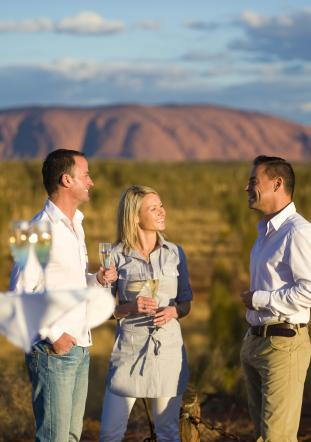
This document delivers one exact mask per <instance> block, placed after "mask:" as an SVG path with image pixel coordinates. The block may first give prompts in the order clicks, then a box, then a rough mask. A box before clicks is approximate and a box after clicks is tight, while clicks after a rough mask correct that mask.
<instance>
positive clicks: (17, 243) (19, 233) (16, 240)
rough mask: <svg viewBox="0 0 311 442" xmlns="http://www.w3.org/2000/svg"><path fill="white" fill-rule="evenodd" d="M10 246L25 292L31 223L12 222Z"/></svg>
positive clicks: (22, 289) (22, 288)
mask: <svg viewBox="0 0 311 442" xmlns="http://www.w3.org/2000/svg"><path fill="white" fill-rule="evenodd" d="M9 245H10V249H11V254H12V256H13V259H14V261H15V263H16V264H17V265H18V267H19V269H20V272H21V291H22V292H24V290H25V274H24V270H25V266H26V263H27V259H28V254H29V246H30V244H29V222H28V221H23V220H21V221H12V223H11V225H10V236H9Z"/></svg>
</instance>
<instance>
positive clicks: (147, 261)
mask: <svg viewBox="0 0 311 442" xmlns="http://www.w3.org/2000/svg"><path fill="white" fill-rule="evenodd" d="M165 217H166V212H165V209H164V207H163V205H162V202H161V199H160V196H159V195H158V193H157V192H156V191H155V190H153V189H151V188H150V187H145V186H131V187H129V188H128V189H127V190H126V191H125V192H124V193H123V194H122V196H121V199H120V203H119V209H118V240H117V243H116V246H115V248H114V250H113V257H114V261H115V266H116V268H117V272H118V280H117V281H116V283H115V284H114V287H113V291H114V292H115V293H116V292H117V293H118V298H119V305H118V306H117V307H116V310H115V317H116V318H117V319H118V327H117V336H116V342H115V345H114V348H113V351H112V355H111V359H110V364H109V372H108V375H107V380H106V392H105V397H104V403H103V411H102V421H101V433H100V441H101V442H119V441H121V440H122V438H123V435H124V433H125V431H126V427H127V422H128V418H129V414H130V412H131V409H132V407H133V405H134V403H135V400H136V398H151V402H152V414H153V419H154V423H155V431H156V434H157V439H158V441H159V442H164V441H171V442H173V441H174V442H175V441H176V442H177V441H180V437H179V410H180V405H181V400H182V394H183V392H184V391H185V389H186V385H187V380H188V369H187V361H186V354H185V349H184V345H183V340H182V335H181V330H180V325H179V321H178V320H179V318H181V317H183V316H185V315H187V314H188V313H189V311H190V306H191V300H192V292H191V288H190V285H189V278H188V270H187V265H186V258H185V255H184V252H183V251H182V249H181V248H180V247H179V246H177V245H175V244H173V243H171V242H168V241H166V240H165V239H164V238H163V236H162V235H161V232H163V231H164V229H165ZM147 280H149V281H148V282H146V281H147ZM148 283H149V285H148ZM151 283H152V284H153V285H151ZM152 287H153V290H151V288H152ZM148 289H149V290H148ZM152 295H153V296H152Z"/></svg>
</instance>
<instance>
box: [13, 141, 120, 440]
mask: <svg viewBox="0 0 311 442" xmlns="http://www.w3.org/2000/svg"><path fill="white" fill-rule="evenodd" d="M42 175H43V182H44V186H45V188H46V191H47V193H48V196H49V198H48V200H47V202H46V204H45V206H44V208H43V210H42V211H41V212H40V213H38V214H37V215H36V216H35V218H34V220H48V221H50V223H51V227H52V235H53V236H52V238H53V241H52V249H51V254H50V259H49V263H48V266H47V268H46V287H47V289H48V290H53V291H57V290H66V289H77V290H80V289H84V288H86V287H87V285H98V286H101V285H100V284H102V283H103V281H104V279H105V280H107V281H112V280H115V279H116V272H115V269H114V268H112V267H111V268H110V270H109V271H107V272H105V274H104V273H103V272H104V269H101V270H100V271H99V272H98V273H97V274H94V275H90V274H88V273H87V270H88V269H87V250H86V246H85V241H84V231H83V227H82V219H83V214H82V213H81V212H80V211H79V210H78V209H77V208H78V206H79V205H80V204H82V203H84V202H87V201H88V200H89V189H90V188H91V187H93V182H92V180H91V178H90V176H89V170H88V163H87V160H86V158H85V156H84V154H83V153H81V152H78V151H75V150H67V149H58V150H55V151H53V152H51V153H50V154H49V155H48V156H47V158H46V160H45V161H44V163H43V167H42ZM21 279H22V278H21V277H20V271H19V269H18V268H17V267H15V268H14V269H13V272H12V277H11V290H16V291H20V290H21V284H22V282H23V285H24V287H25V288H26V290H27V291H28V292H39V291H41V290H42V289H43V288H44V284H43V274H42V270H41V268H40V266H39V264H38V262H37V261H36V260H35V257H34V254H30V256H29V260H28V263H27V266H26V268H25V272H24V278H23V281H21ZM86 308H87V306H86V302H81V303H79V304H77V306H76V307H75V308H73V309H72V310H70V311H68V312H64V314H63V316H62V317H61V318H60V319H59V320H58V321H56V322H55V323H54V324H53V326H51V327H50V328H49V329H44V330H41V331H40V335H39V336H38V339H37V341H36V342H35V343H34V345H33V346H32V350H31V353H29V354H27V355H26V364H27V367H28V370H29V374H30V379H31V382H32V399H33V411H34V415H35V421H36V441H37V442H67V441H78V440H80V435H81V431H82V424H83V415H84V410H85V401H86V396H87V387H88V369H89V352H88V346H90V345H91V335H90V330H89V328H88V323H87V311H86Z"/></svg>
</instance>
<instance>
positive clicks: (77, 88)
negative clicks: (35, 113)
mask: <svg viewBox="0 0 311 442" xmlns="http://www.w3.org/2000/svg"><path fill="white" fill-rule="evenodd" d="M0 38H1V44H0V108H1V109H6V108H12V107H20V106H28V105H66V106H76V105H81V106H93V105H102V104H104V105H109V104H114V103H146V104H164V103H207V104H218V105H223V106H229V107H236V108H241V109H249V110H256V111H260V112H264V113H270V114H274V115H278V116H281V117H285V118H288V119H291V120H295V121H299V122H302V123H307V124H311V2H310V0H296V1H295V2H293V1H286V0H282V1H281V0H274V1H269V0H260V1H259V0H257V1H252V0H249V1H247V0H219V1H209V0H205V1H204V0H192V1H189V0H188V1H186V0H179V1H177V0H169V1H168V0H166V1H164V0H157V1H156V2H147V1H142V0H131V1H129V0H127V1H126V0H120V1H117V0H115V1H114V2H112V1H110V2H108V1H106V2H105V1H103V0H65V1H64V0H53V2H42V0H41V1H38V0H28V1H27V2H20V1H17V0H10V1H8V2H3V3H2V5H1V6H0Z"/></svg>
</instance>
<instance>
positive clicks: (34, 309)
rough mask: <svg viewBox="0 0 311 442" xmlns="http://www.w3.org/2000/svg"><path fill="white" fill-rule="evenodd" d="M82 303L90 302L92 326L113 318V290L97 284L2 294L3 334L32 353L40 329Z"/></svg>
mask: <svg viewBox="0 0 311 442" xmlns="http://www.w3.org/2000/svg"><path fill="white" fill-rule="evenodd" d="M81 302H86V303H87V323H88V327H89V328H94V327H97V326H98V325H100V324H102V323H103V322H105V321H106V320H107V319H108V318H110V317H111V315H112V313H113V311H114V307H115V301H114V298H113V296H112V295H111V294H110V292H109V291H108V290H103V288H97V287H91V288H86V289H84V290H64V291H50V292H45V293H34V294H28V293H27V294H16V293H15V292H7V293H0V334H2V335H4V336H6V337H7V339H8V340H9V341H11V342H12V343H13V344H14V345H16V346H17V347H20V348H22V349H23V350H25V351H26V352H29V351H30V349H31V345H32V344H33V342H34V341H35V340H36V339H37V337H38V333H39V330H40V331H41V330H42V329H48V328H49V327H51V326H52V325H53V324H54V323H55V321H57V320H59V319H60V318H62V317H63V316H65V315H66V313H68V312H69V311H72V309H74V308H75V307H76V306H77V305H78V304H79V303H81Z"/></svg>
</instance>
